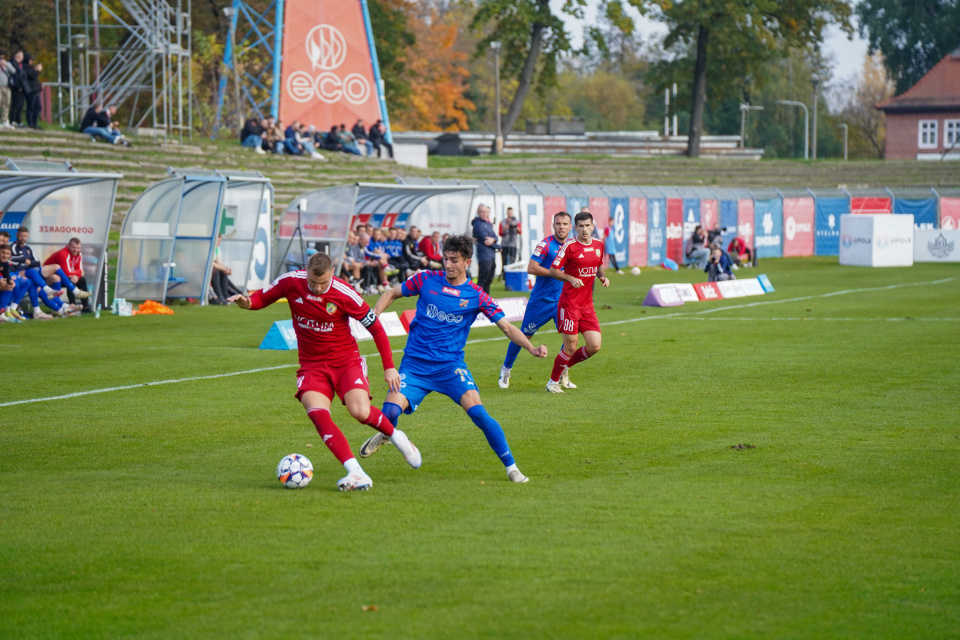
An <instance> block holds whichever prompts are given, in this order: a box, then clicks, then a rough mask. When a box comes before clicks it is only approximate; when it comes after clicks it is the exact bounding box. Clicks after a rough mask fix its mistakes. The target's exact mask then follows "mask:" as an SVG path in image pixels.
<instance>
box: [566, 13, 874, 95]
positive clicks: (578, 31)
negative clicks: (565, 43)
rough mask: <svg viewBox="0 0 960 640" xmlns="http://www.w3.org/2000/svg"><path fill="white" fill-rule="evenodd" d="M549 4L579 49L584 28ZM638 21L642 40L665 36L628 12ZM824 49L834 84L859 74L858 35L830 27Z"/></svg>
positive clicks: (591, 16)
mask: <svg viewBox="0 0 960 640" xmlns="http://www.w3.org/2000/svg"><path fill="white" fill-rule="evenodd" d="M550 5H551V6H552V7H553V9H554V11H556V12H557V13H559V14H560V15H562V16H563V18H564V21H565V22H566V23H567V29H569V31H570V33H571V34H572V35H573V40H574V44H575V45H576V46H579V45H580V44H581V43H582V42H583V25H582V24H581V23H580V22H579V21H578V20H576V19H574V18H571V17H570V16H568V15H567V14H565V13H562V11H561V8H562V7H563V0H550ZM598 5H599V0H589V6H588V8H587V12H586V23H587V24H595V23H596V20H597V6H598ZM630 11H631V12H632V13H633V15H634V18H635V20H636V22H637V27H638V29H639V31H640V34H641V35H642V36H643V38H644V40H649V39H650V38H651V37H652V36H654V35H657V34H661V35H662V34H665V33H666V32H667V30H666V27H665V26H664V25H662V24H661V23H658V22H654V21H652V20H650V19H648V18H644V17H641V16H640V14H638V13H636V12H635V11H634V10H633V9H630ZM823 49H824V52H825V53H829V54H830V55H831V56H832V57H833V63H834V69H833V82H834V83H836V82H838V81H840V80H846V79H849V78H851V77H852V76H855V75H859V74H860V69H861V68H862V67H863V56H864V55H865V54H866V53H867V42H866V40H863V39H862V38H860V37H859V36H858V35H856V34H855V35H854V36H853V40H848V39H847V36H846V34H844V33H843V32H842V31H840V29H838V28H836V27H835V26H832V25H831V26H830V27H829V28H828V29H827V32H826V34H825V37H824V43H823Z"/></svg>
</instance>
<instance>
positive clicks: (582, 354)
mask: <svg viewBox="0 0 960 640" xmlns="http://www.w3.org/2000/svg"><path fill="white" fill-rule="evenodd" d="M589 357H590V354H589V353H587V347H586V346H582V347H580V348H579V349H577V350H576V352H574V354H573V355H572V356H570V362H569V363H568V364H567V366H568V367H572V366H573V365H575V364H579V363H581V362H583V361H584V360H586V359H587V358H589Z"/></svg>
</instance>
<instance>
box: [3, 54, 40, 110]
mask: <svg viewBox="0 0 960 640" xmlns="http://www.w3.org/2000/svg"><path fill="white" fill-rule="evenodd" d="M42 71H43V65H42V64H41V63H40V62H39V61H38V60H37V59H36V58H34V57H33V56H31V55H30V54H29V53H25V52H24V51H23V50H22V49H17V50H16V51H14V52H13V57H12V58H11V59H10V60H7V57H6V54H4V53H0V127H3V128H7V129H9V128H19V127H29V128H31V129H39V128H40V125H39V120H40V110H41V105H40V90H41V89H42V88H43V87H42V83H41V82H40V72H42ZM24 117H25V119H26V122H24Z"/></svg>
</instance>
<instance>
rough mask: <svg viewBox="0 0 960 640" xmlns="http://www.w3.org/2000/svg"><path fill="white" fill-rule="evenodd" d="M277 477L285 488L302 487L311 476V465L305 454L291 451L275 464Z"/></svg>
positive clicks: (307, 482) (308, 481) (308, 482)
mask: <svg viewBox="0 0 960 640" xmlns="http://www.w3.org/2000/svg"><path fill="white" fill-rule="evenodd" d="M277 478H278V479H279V480H280V484H282V485H283V486H285V487H286V488H287V489H303V488H304V487H305V486H307V485H308V484H310V479H311V478H313V465H312V464H310V461H309V460H307V458H306V456H302V455H300V454H299V453H291V454H290V455H288V456H287V457H286V458H284V459H283V460H281V461H280V464H278V465H277Z"/></svg>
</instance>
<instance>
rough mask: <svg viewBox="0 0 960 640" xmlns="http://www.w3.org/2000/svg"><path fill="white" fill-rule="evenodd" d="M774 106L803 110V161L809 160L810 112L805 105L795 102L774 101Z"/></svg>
mask: <svg viewBox="0 0 960 640" xmlns="http://www.w3.org/2000/svg"><path fill="white" fill-rule="evenodd" d="M774 102H775V103H776V104H784V105H789V106H791V107H800V108H801V109H803V116H804V119H803V159H804V160H809V159H810V111H809V110H808V109H807V105H805V104H803V103H802V102H797V101H796V100H774Z"/></svg>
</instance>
